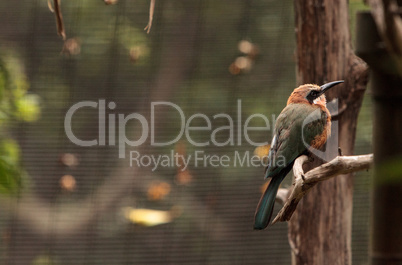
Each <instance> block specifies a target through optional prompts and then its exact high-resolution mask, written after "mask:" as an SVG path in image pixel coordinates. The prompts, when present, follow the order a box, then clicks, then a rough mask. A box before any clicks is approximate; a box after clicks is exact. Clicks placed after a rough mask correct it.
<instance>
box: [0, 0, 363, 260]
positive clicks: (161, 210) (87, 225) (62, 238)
mask: <svg viewBox="0 0 402 265" xmlns="http://www.w3.org/2000/svg"><path fill="white" fill-rule="evenodd" d="M109 2H114V1H109ZM0 6H1V16H0V22H1V24H2V27H1V28H0V38H1V41H2V45H1V47H0V48H1V60H2V64H3V63H4V64H5V65H6V66H7V67H6V68H7V69H18V70H15V72H13V74H11V75H10V78H11V79H12V80H14V81H12V82H13V84H14V83H15V86H16V87H18V86H19V84H20V83H21V82H25V83H26V84H27V85H26V86H29V87H30V88H29V90H27V91H26V95H25V96H27V95H29V96H30V101H29V102H27V103H26V104H25V105H23V106H25V107H26V106H28V107H29V106H30V107H31V108H28V107H26V108H28V109H27V110H25V111H26V113H28V114H27V115H28V116H27V117H31V116H32V115H31V116H29V114H31V113H36V114H37V115H36V116H35V117H32V118H31V119H28V118H24V119H22V120H21V119H19V120H18V119H16V118H14V117H12V118H10V122H8V123H7V124H6V125H4V126H3V130H2V136H1V137H3V139H2V141H3V142H4V143H8V144H10V143H13V144H14V145H15V146H18V148H17V147H16V150H19V151H18V152H19V154H20V155H19V156H20V159H19V165H20V166H21V169H20V171H21V174H20V175H21V177H20V179H19V183H20V185H18V189H17V191H16V192H15V193H14V194H11V195H7V194H6V195H4V198H3V197H2V199H1V201H0V204H1V208H2V209H1V210H0V211H1V214H0V233H1V237H0V238H1V239H0V263H1V264H35V265H39V264H266V263H270V264H290V262H291V258H290V257H291V256H290V247H289V244H288V240H287V225H286V224H285V223H280V224H276V225H274V226H272V227H270V228H268V230H266V231H263V232H257V231H253V230H252V224H253V217H254V211H255V207H256V205H257V203H258V200H259V197H260V195H261V190H262V185H263V184H264V183H263V172H264V166H263V164H262V163H257V162H256V163H254V164H253V163H252V162H250V161H249V160H250V159H249V157H252V156H254V154H258V152H257V151H256V146H257V145H262V144H264V142H269V141H270V139H271V137H272V134H271V131H272V129H273V126H274V122H275V118H276V116H277V115H278V114H279V112H280V111H281V109H282V108H283V107H284V106H285V104H286V99H287V97H288V96H289V94H290V92H291V91H292V90H293V88H294V87H295V83H296V81H295V62H294V49H295V39H294V22H293V3H292V2H291V1H257V0H253V1H248V0H240V1H205V0H194V1H185V0H183V1H179V0H176V1H157V2H156V6H155V12H154V19H153V25H152V28H151V31H150V33H149V34H147V33H146V32H145V31H144V30H143V29H144V27H145V26H146V24H147V22H148V16H149V1H145V0H141V1H122V0H121V1H116V4H115V5H105V4H104V3H103V2H102V1H78V0H76V1H63V2H62V3H61V8H62V14H63V19H64V23H65V30H66V35H67V40H66V41H65V42H64V43H63V42H62V41H61V38H60V37H59V36H57V33H56V23H55V18H54V14H52V13H51V12H50V11H49V7H48V4H47V3H46V1H39V0H32V1H25V0H24V1H22V0H21V1H3V2H1V3H0ZM13 67H14V68H13ZM2 71H3V70H2ZM4 71H5V70H4ZM11 71H12V70H10V72H11ZM16 73H18V74H16ZM25 83H24V84H25ZM17 90H18V89H17ZM0 96H1V97H3V95H0ZM28 103H29V104H31V105H29V104H28ZM35 104H36V105H35ZM75 104H81V105H75ZM74 106H75V107H76V108H75V109H74ZM72 107H73V109H72ZM38 109H39V110H38ZM74 110H75V111H74ZM35 111H36V112H35ZM69 111H70V114H72V115H71V116H70V118H71V127H69V128H71V133H72V134H71V133H69V132H68V131H66V121H67V122H68V121H69V120H68V113H69ZM72 111H74V112H72ZM370 111H371V110H370V103H369V102H368V101H367V100H365V101H364V103H363V107H362V110H361V114H360V119H359V125H358V137H357V142H356V153H367V152H369V151H370V150H371V120H370ZM39 112H40V114H38V113H39ZM256 114H257V115H256ZM129 115H131V116H129ZM252 115H254V116H252ZM262 116H264V117H265V119H264V118H263V117H262ZM24 117H25V116H24ZM128 117H129V118H128ZM141 117H143V118H141ZM250 117H251V118H250ZM144 120H145V121H144ZM183 121H184V123H183ZM209 122H210V123H209ZM3 124H4V123H3ZM183 124H184V125H186V124H187V125H188V127H192V128H193V129H192V130H191V129H189V130H186V129H185V128H184V127H185V126H184V127H183ZM245 126H248V127H259V128H262V127H268V129H265V130H258V129H252V128H251V129H250V130H247V129H246V128H245ZM200 128H201V129H200ZM212 132H214V133H212ZM77 141H81V142H80V143H81V144H79V143H78V144H77ZM167 142H171V143H170V144H166V145H162V144H158V143H167ZM82 143H85V144H82ZM14 145H13V146H14ZM248 156H249V157H248ZM222 158H224V160H225V161H222ZM158 159H159V160H158ZM290 179H291V176H288V177H287V180H286V181H287V182H286V183H285V184H284V186H285V187H286V186H289V185H290V183H291V180H290ZM369 184H370V182H369V175H368V173H367V172H363V173H359V174H357V175H356V176H355V193H354V194H355V195H354V210H353V236H352V247H353V262H354V264H366V263H367V254H366V252H367V244H368V234H367V233H368V232H367V228H368V216H369V192H368V190H369ZM2 196H3V195H2ZM278 208H279V205H277V206H276V208H275V213H276V212H277V210H278ZM275 213H274V214H275Z"/></svg>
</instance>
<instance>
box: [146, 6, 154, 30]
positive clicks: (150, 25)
mask: <svg viewBox="0 0 402 265" xmlns="http://www.w3.org/2000/svg"><path fill="white" fill-rule="evenodd" d="M154 10H155V0H151V4H150V5H149V21H148V25H147V26H146V27H145V28H144V30H146V31H147V34H149V32H150V31H151V27H152V20H153V18H154Z"/></svg>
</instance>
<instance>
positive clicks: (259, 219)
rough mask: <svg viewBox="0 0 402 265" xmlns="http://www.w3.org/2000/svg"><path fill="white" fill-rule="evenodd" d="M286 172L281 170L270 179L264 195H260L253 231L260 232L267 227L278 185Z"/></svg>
mask: <svg viewBox="0 0 402 265" xmlns="http://www.w3.org/2000/svg"><path fill="white" fill-rule="evenodd" d="M288 172H289V170H282V171H281V172H279V174H278V175H276V176H274V177H272V179H271V182H270V183H269V185H268V188H267V189H266V190H265V192H264V195H262V197H261V199H260V202H259V203H258V206H257V210H256V212H255V217H254V229H257V230H262V229H265V228H266V227H267V226H268V224H269V221H270V220H271V216H272V212H273V210H274V204H275V198H276V194H277V193H278V188H279V185H280V184H281V182H282V180H283V179H284V178H285V177H286V175H287V174H288Z"/></svg>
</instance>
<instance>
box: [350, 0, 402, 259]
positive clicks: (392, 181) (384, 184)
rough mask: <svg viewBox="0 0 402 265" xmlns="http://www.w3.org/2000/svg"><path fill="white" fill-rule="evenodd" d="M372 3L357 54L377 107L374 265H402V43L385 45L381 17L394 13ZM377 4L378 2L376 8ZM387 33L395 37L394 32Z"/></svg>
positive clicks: (362, 16)
mask: <svg viewBox="0 0 402 265" xmlns="http://www.w3.org/2000/svg"><path fill="white" fill-rule="evenodd" d="M371 2H372V3H371V7H372V14H373V16H372V14H370V13H369V12H360V13H359V14H358V17H357V18H358V20H357V22H358V23H357V26H358V27H357V29H358V34H357V52H358V54H359V55H360V56H361V57H362V58H363V59H364V60H365V61H366V62H367V63H368V64H369V65H370V68H371V72H372V74H371V88H372V98H373V105H374V126H373V132H374V137H373V142H374V154H375V159H374V163H375V171H374V183H373V198H372V214H371V235H372V237H371V250H370V258H371V264H372V265H380V264H381V265H382V264H386V265H397V264H402V244H401V242H402V226H401V219H402V203H401V194H402V166H401V157H402V138H401V135H402V126H401V122H400V121H401V116H402V105H401V104H400V100H401V98H402V89H401V88H402V72H401V69H402V68H401V67H400V66H401V65H402V64H401V62H402V53H398V52H397V51H396V50H395V49H392V48H391V47H399V48H400V43H396V42H392V40H393V39H391V38H389V39H388V41H386V40H384V38H385V37H387V36H386V35H385V34H381V32H380V30H381V29H382V28H384V27H381V26H380V25H379V24H381V23H384V20H385V19H384V18H385V17H377V18H376V17H375V16H376V15H378V14H380V15H381V13H382V12H380V11H379V9H380V8H381V7H382V9H384V10H388V8H387V3H389V2H388V1H383V3H381V2H380V1H373V0H371ZM373 2H377V3H376V5H373ZM386 17H387V19H389V16H386ZM391 18H392V16H391ZM391 23H392V21H391ZM396 25H397V24H395V26H396ZM386 28H388V29H392V28H395V27H389V26H388V27H386ZM398 32H399V31H398ZM387 33H388V34H390V36H391V35H392V32H387ZM396 35H397V34H396ZM394 40H396V39H394ZM384 43H386V44H387V45H386V46H384V45H383V44H384Z"/></svg>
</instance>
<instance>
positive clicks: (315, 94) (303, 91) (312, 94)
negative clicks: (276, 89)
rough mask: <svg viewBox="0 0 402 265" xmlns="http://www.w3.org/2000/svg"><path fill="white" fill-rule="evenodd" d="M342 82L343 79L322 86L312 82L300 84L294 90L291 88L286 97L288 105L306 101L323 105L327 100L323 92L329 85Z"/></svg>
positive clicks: (332, 85)
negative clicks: (290, 92) (291, 90)
mask: <svg viewBox="0 0 402 265" xmlns="http://www.w3.org/2000/svg"><path fill="white" fill-rule="evenodd" d="M343 82H344V81H334V82H330V83H327V84H325V85H322V86H318V85H314V84H305V85H301V86H299V87H298V88H296V89H295V90H293V92H292V94H291V95H290V97H289V99H288V105H289V104H291V103H308V104H311V105H313V104H317V105H324V106H325V105H326V103H327V100H326V99H325V95H324V93H325V92H326V91H328V89H330V88H331V87H334V86H336V85H337V84H340V83H343Z"/></svg>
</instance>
